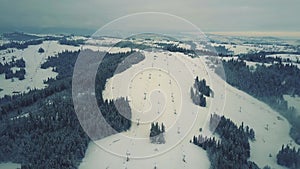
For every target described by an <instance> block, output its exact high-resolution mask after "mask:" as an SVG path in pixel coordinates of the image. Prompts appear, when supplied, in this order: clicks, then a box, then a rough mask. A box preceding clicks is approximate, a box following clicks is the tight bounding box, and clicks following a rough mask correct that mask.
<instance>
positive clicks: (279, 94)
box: [216, 59, 300, 144]
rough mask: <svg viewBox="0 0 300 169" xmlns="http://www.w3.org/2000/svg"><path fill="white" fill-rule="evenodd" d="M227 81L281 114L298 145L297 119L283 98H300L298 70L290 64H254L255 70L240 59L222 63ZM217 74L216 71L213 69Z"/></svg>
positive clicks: (299, 134)
mask: <svg viewBox="0 0 300 169" xmlns="http://www.w3.org/2000/svg"><path fill="white" fill-rule="evenodd" d="M223 68H224V71H225V75H226V81H227V82H228V83H229V84H230V85H232V86H235V87H237V88H238V89H240V90H243V91H245V92H247V93H249V94H250V95H252V96H254V97H256V98H258V99H259V100H261V101H263V102H265V103H267V104H268V105H270V106H271V107H272V108H273V109H275V110H276V111H278V112H280V113H281V114H282V115H283V116H285V117H286V118H287V119H288V121H289V122H290V123H291V124H292V129H291V136H292V138H293V139H294V140H295V141H296V142H297V143H298V144H300V123H299V121H300V117H299V116H297V114H296V112H295V109H294V108H293V107H292V108H290V107H288V104H287V101H285V100H284V98H283V95H285V94H287V95H291V96H295V95H300V88H299V86H300V81H299V79H300V69H298V68H297V66H296V65H293V64H282V63H281V62H279V63H274V64H272V65H271V66H265V65H264V64H262V65H257V67H256V69H255V70H254V71H251V70H250V68H249V66H247V65H246V63H245V62H244V61H242V60H233V59H231V60H228V61H223ZM216 72H217V73H218V69H216Z"/></svg>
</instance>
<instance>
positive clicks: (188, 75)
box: [79, 52, 299, 169]
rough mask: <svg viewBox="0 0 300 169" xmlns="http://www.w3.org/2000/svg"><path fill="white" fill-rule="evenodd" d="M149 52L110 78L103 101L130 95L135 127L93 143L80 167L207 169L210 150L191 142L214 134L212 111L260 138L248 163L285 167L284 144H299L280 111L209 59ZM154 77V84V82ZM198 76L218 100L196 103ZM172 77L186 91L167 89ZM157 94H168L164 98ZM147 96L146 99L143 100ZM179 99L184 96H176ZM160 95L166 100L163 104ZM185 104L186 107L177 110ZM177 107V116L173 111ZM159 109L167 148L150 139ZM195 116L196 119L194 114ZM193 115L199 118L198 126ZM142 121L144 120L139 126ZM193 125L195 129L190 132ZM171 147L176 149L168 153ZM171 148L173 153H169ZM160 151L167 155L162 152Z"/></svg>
mask: <svg viewBox="0 0 300 169" xmlns="http://www.w3.org/2000/svg"><path fill="white" fill-rule="evenodd" d="M144 53H145V56H146V58H145V60H144V61H142V62H140V63H138V64H136V65H134V66H132V67H131V68H129V69H127V70H126V71H124V72H122V73H120V74H116V75H115V76H114V77H113V78H111V79H109V80H108V82H107V84H106V89H105V91H104V92H103V96H104V98H109V99H115V98H118V97H120V96H125V97H127V98H128V99H129V101H130V106H131V108H132V113H133V114H132V116H133V117H132V120H133V125H132V127H131V129H130V130H129V131H127V132H123V133H119V134H116V135H113V136H109V137H106V138H104V139H102V140H98V141H95V142H91V143H90V145H89V147H88V150H87V152H86V156H85V158H84V159H83V162H82V163H81V164H80V167H79V168H80V169H87V168H89V169H93V168H110V169H120V168H154V166H157V168H174V169H177V168H178V169H179V168H180V169H182V168H189V169H193V168H207V169H208V168H209V165H210V162H209V160H208V158H207V156H206V152H205V151H204V150H203V149H201V148H199V147H197V146H194V145H193V144H191V143H189V140H190V139H192V137H193V136H194V135H199V134H200V132H199V128H204V131H203V132H202V134H204V135H207V136H210V135H211V132H210V131H208V127H207V126H208V125H207V122H208V120H209V116H210V114H211V113H217V114H224V115H225V117H227V118H230V119H231V120H233V122H235V123H236V124H237V125H240V124H241V123H242V122H244V124H245V125H248V126H249V127H251V128H253V129H254V131H255V134H256V140H255V141H250V146H251V157H250V159H249V160H251V161H254V162H255V163H256V164H258V165H259V167H261V168H262V167H264V166H265V165H269V166H271V167H272V168H276V169H285V167H282V166H279V165H277V163H276V154H277V153H278V151H279V150H280V149H281V146H282V145H283V144H285V145H286V144H289V145H290V146H296V147H299V146H298V145H296V144H295V143H294V142H293V141H292V138H291V137H290V136H289V130H290V128H291V126H290V124H289V123H288V121H287V120H286V119H285V118H284V117H282V116H281V115H280V114H279V113H278V112H276V111H274V110H272V109H271V108H270V107H269V106H268V105H266V104H264V103H262V102H261V101H259V100H257V99H255V98H253V97H252V96H250V95H248V94H246V93H245V92H243V91H240V90H238V89H236V88H234V87H232V86H230V85H228V84H226V83H225V82H224V80H223V79H221V78H220V77H219V76H218V75H216V74H215V73H214V71H213V70H210V69H206V67H205V65H204V63H206V62H209V61H208V60H206V59H205V58H204V57H201V58H194V59H192V58H188V57H187V56H185V55H183V54H179V53H172V52H158V53H155V52H144ZM155 56H157V57H155ZM161 65H164V68H167V70H166V71H163V70H159V67H160V66H161ZM186 69H187V70H186ZM150 73H151V79H152V80H153V81H149V74H150ZM168 73H169V74H168ZM157 75H158V76H157ZM159 75H160V76H161V79H160V78H159ZM196 75H198V76H199V77H200V78H205V79H206V80H207V83H208V84H209V85H210V86H211V88H212V90H213V91H214V97H213V98H208V106H207V108H200V107H197V106H195V105H193V103H192V101H191V99H190V98H189V95H190V93H189V89H190V87H191V86H192V84H193V79H194V77H195V76H196ZM173 79H176V80H177V84H178V85H177V86H179V87H180V88H181V90H178V89H177V87H176V85H175V86H172V85H171V86H168V81H169V80H173ZM158 83H160V86H158ZM172 84H174V83H172ZM141 86H144V88H143V87H141ZM157 91H161V93H163V94H161V95H160V94H159V93H158V92H157ZM170 92H171V93H172V92H173V95H174V96H175V99H174V102H172V97H169V94H170ZM179 92H181V95H180V93H179ZM145 93H146V94H145ZM150 93H152V94H150ZM144 96H146V100H144V99H143V97H144ZM178 96H179V97H181V98H177V97H178ZM149 97H150V98H149ZM161 97H162V98H163V99H162V100H160V99H161ZM163 100H164V102H163ZM180 100H181V101H182V102H181V108H180V106H179V107H178V104H179V103H180ZM158 102H159V103H164V104H165V106H162V107H160V106H158V105H159V103H158ZM224 105H225V106H224ZM172 106H173V107H172ZM174 106H175V109H176V112H177V114H174V113H172V109H173V110H174ZM176 106H177V107H176ZM185 106H186V107H185ZM153 109H154V110H153ZM157 109H159V110H160V111H159V112H162V113H164V114H163V115H161V116H158V117H157V119H155V120H154V121H158V122H164V124H166V127H167V132H166V134H165V138H166V143H165V144H163V145H157V144H151V143H150V141H149V138H148V136H149V129H150V124H149V123H146V122H147V120H148V119H150V121H151V120H153V116H154V114H155V113H157V112H158V111H157ZM162 110H165V111H162ZM180 110H181V111H182V110H183V111H184V112H180ZM145 112H146V114H145ZM148 113H149V114H148ZM194 113H195V114H197V117H195V116H193V114H194ZM148 115H149V116H148ZM174 116H176V117H174ZM144 117H145V118H144ZM191 117H195V122H194V123H193V120H191V119H190V118H191ZM143 118H144V119H143ZM137 121H139V122H140V124H139V125H137ZM141 121H145V123H142V122H141ZM190 127H191V130H188V128H190ZM178 130H180V134H182V133H184V132H186V133H187V135H186V136H185V137H184V136H183V137H182V136H180V134H178V133H176V131H178ZM178 135H179V137H180V138H179V140H181V138H182V140H181V141H180V142H179V143H178V144H174V141H173V140H178ZM137 138H140V139H137ZM173 145H175V146H173ZM172 146H173V147H172ZM168 147H172V148H171V149H168ZM166 149H168V151H165V150H166ZM160 152H164V153H162V154H160ZM116 154H117V155H116ZM151 155H152V156H151ZM126 156H128V157H129V161H127V160H126ZM149 156H150V157H149ZM138 157H142V158H138ZM183 159H185V160H183ZM184 161H185V162H184Z"/></svg>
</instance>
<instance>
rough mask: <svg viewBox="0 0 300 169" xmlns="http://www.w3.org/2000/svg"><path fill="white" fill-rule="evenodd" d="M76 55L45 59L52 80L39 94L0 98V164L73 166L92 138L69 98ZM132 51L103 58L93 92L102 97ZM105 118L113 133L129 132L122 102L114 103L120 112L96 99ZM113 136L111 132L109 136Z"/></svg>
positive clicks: (128, 124) (109, 103) (67, 52)
mask: <svg viewBox="0 0 300 169" xmlns="http://www.w3.org/2000/svg"><path fill="white" fill-rule="evenodd" d="M78 54H79V51H77V52H70V51H64V52H62V53H59V54H58V57H56V58H54V57H49V58H48V60H47V61H46V63H45V64H43V65H42V68H48V67H52V66H55V67H56V68H55V69H54V70H55V71H56V72H58V77H57V78H56V79H52V80H50V79H49V80H48V81H47V82H46V83H47V84H48V87H47V88H45V89H43V90H36V89H33V90H31V91H30V92H29V93H22V94H19V95H14V96H5V97H4V98H1V99H0V105H1V108H0V112H1V114H0V121H1V122H0V162H9V161H10V162H15V163H20V164H22V168H25V169H26V168H45V169H46V168H51V169H53V168H60V169H62V168H77V167H78V165H79V164H80V162H81V159H82V158H83V157H84V154H85V151H86V149H87V146H88V143H89V141H90V138H89V137H88V136H87V135H86V133H85V132H84V131H83V129H82V127H81V125H80V123H79V121H78V119H77V116H76V114H75V112H74V106H73V102H72V94H71V82H72V72H73V68H74V64H75V61H76V59H77V56H78ZM129 54H130V53H118V54H107V55H106V56H105V57H104V59H103V62H102V64H100V66H99V69H98V73H97V77H98V78H97V82H98V83H97V84H98V85H96V88H97V89H101V91H97V92H98V93H102V90H103V89H104V86H105V83H106V79H107V78H110V77H111V76H112V75H113V73H111V72H113V71H112V70H114V69H116V67H117V65H118V64H119V63H120V62H122V60H124V59H125V58H126V57H127V56H128V55H129ZM97 101H98V105H99V108H100V109H101V112H102V115H103V117H104V118H105V119H106V121H107V122H108V123H109V124H110V125H111V126H112V127H113V128H114V129H115V131H116V132H121V131H125V130H127V129H129V128H130V126H131V123H130V118H131V111H130V109H129V110H128V107H129V105H128V102H127V101H126V99H124V98H120V99H118V101H117V102H121V104H122V105H124V104H125V105H126V104H127V106H128V107H127V108H126V106H123V107H125V108H124V109H126V112H127V113H129V114H128V115H127V118H125V117H123V116H122V115H120V114H119V112H118V109H117V107H116V106H115V104H113V101H108V100H103V98H102V95H97ZM111 134H113V133H111Z"/></svg>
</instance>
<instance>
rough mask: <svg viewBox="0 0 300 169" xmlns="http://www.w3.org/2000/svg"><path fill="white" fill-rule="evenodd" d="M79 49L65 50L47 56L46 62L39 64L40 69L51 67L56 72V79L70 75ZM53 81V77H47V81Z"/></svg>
mask: <svg viewBox="0 0 300 169" xmlns="http://www.w3.org/2000/svg"><path fill="white" fill-rule="evenodd" d="M79 53H80V50H78V51H68V50H65V51H64V52H62V53H58V54H57V56H48V58H47V62H44V63H43V64H42V65H41V68H42V69H47V68H50V67H52V68H53V71H54V72H56V73H58V75H57V76H56V79H57V80H59V79H63V78H66V77H72V75H73V68H74V65H75V62H76V59H77V56H78V55H79ZM51 80H52V81H53V79H49V80H48V81H51Z"/></svg>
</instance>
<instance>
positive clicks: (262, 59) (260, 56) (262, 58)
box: [239, 51, 300, 63]
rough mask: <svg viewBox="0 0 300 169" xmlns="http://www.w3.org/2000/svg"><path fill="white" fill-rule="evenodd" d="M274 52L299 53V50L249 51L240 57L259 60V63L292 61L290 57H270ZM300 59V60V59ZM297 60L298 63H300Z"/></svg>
mask: <svg viewBox="0 0 300 169" xmlns="http://www.w3.org/2000/svg"><path fill="white" fill-rule="evenodd" d="M274 54H296V55H299V54H300V53H299V52H264V51H262V52H258V53H248V54H241V55H240V56H239V58H240V59H242V60H247V61H251V62H259V63H274V62H280V63H281V62H282V61H287V62H291V60H290V59H288V58H287V59H282V58H280V57H270V56H268V55H274ZM299 61H300V60H299ZM299 61H297V63H299Z"/></svg>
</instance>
